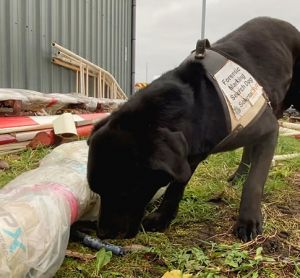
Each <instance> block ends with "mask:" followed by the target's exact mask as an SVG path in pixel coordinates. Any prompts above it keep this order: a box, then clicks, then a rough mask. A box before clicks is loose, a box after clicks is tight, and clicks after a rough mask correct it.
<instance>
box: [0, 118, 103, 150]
mask: <svg viewBox="0 0 300 278" xmlns="http://www.w3.org/2000/svg"><path fill="white" fill-rule="evenodd" d="M64 115H65V114H64ZM107 115H109V113H91V114H81V115H71V117H72V119H73V122H71V123H69V125H72V124H74V126H75V130H76V133H75V135H77V136H78V137H87V136H88V135H89V134H90V132H91V130H92V128H93V124H94V123H95V122H97V121H99V120H101V119H103V118H105V117H106V116H107ZM59 117H61V116H60V115H53V116H28V117H0V155H1V154H2V155H4V154H8V153H14V152H18V151H20V150H23V149H25V148H26V147H33V148H35V147H37V146H38V145H53V144H55V143H56V142H58V141H59V140H58V141H57V139H58V138H57V136H56V135H57V133H55V132H54V130H53V122H54V121H55V120H57V119H58V118H59ZM59 135H60V136H62V133H61V132H60V134H59ZM77 136H76V138H77Z"/></svg>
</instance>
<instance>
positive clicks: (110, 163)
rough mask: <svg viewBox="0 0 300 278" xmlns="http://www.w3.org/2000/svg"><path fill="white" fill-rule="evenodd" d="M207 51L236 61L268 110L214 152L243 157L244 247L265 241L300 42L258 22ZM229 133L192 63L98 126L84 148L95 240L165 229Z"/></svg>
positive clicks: (267, 21) (297, 98)
mask: <svg viewBox="0 0 300 278" xmlns="http://www.w3.org/2000/svg"><path fill="white" fill-rule="evenodd" d="M210 49H212V50H215V51H217V52H219V53H222V54H223V55H224V56H226V57H229V58H232V59H234V60H235V61H238V63H239V65H240V66H242V67H243V68H244V69H246V70H247V71H248V72H250V73H251V75H252V76H253V77H254V78H255V79H256V80H257V82H258V83H259V84H260V85H261V86H262V87H263V88H264V90H265V92H266V93H267V95H268V98H269V101H270V103H271V105H266V107H265V108H264V109H263V111H262V112H261V113H260V115H259V116H257V117H256V118H255V119H254V120H253V121H252V122H251V123H250V124H249V125H248V126H247V127H246V128H244V129H243V130H242V131H240V132H239V133H238V134H237V135H236V136H235V137H234V138H232V140H230V144H227V145H226V146H225V147H222V148H221V149H220V148H219V149H218V151H229V150H233V149H236V148H239V147H243V148H244V149H243V156H242V160H241V163H240V165H239V167H238V169H237V171H236V172H235V174H234V175H233V176H232V177H231V180H235V179H236V178H237V177H239V176H241V175H245V174H246V175H247V176H246V180H245V183H244V186H243V191H242V197H241V203H240V211H239V217H238V220H237V223H236V225H235V232H236V235H237V236H238V237H239V238H241V239H242V240H244V241H247V240H250V239H252V238H254V237H256V236H257V235H258V234H261V233H262V214H261V200H262V195H263V188H264V184H265V182H266V179H267V176H268V171H269V167H270V163H271V160H272V157H273V154H274V149H275V146H276V143H277V137H278V122H277V119H278V118H279V117H281V116H282V114H283V111H284V110H285V109H286V108H288V107H289V106H290V105H292V104H293V105H294V107H295V108H296V109H297V110H300V33H299V31H298V30H297V29H296V28H294V27H293V26H292V25H290V24H289V23H287V22H284V21H281V20H277V19H272V18H266V17H261V18H255V19H253V20H251V21H249V22H247V23H245V24H244V25H242V26H241V27H240V28H238V29H237V30H235V31H233V32H232V33H230V34H229V35H227V36H225V37H224V38H222V39H221V40H219V41H217V42H216V43H214V44H212V46H211V47H210ZM162 59H163V58H162ZM226 124H227V123H226V120H225V115H224V109H223V107H222V104H221V100H220V97H219V96H218V94H217V93H216V89H215V86H214V85H213V84H212V82H211V80H210V79H209V78H208V76H207V74H206V72H205V69H204V67H203V66H202V64H201V63H199V62H198V61H195V60H193V59H189V60H187V61H185V62H184V63H182V64H181V65H179V66H178V67H176V68H175V69H173V70H171V71H169V72H167V73H165V74H164V75H162V76H161V77H160V78H158V79H157V80H155V81H153V82H152V83H151V84H150V85H149V86H148V87H146V88H145V89H142V90H140V91H139V92H138V93H136V94H135V95H134V96H132V97H131V98H130V99H129V100H128V102H126V103H125V104H124V105H123V106H122V107H121V108H120V109H119V110H118V111H116V112H114V113H112V114H111V115H110V116H109V117H107V118H106V119H104V120H102V121H101V122H99V123H98V124H96V125H95V127H94V130H93V132H92V135H91V136H90V138H89V140H88V143H89V146H90V147H89V156H88V182H89V185H90V188H91V189H92V190H93V191H94V192H96V193H99V194H100V195H101V213H100V217H99V221H98V227H97V234H98V236H99V237H100V238H116V237H118V238H126V237H133V236H135V235H136V234H137V232H138V230H139V227H140V224H141V223H142V224H143V227H144V228H145V229H146V230H151V231H162V230H164V229H166V228H167V227H168V226H169V224H170V222H171V221H172V219H174V218H175V216H176V214H177V211H178V204H179V202H180V200H181V198H182V195H183V192H184V188H185V186H186V184H187V183H188V181H189V179H190V178H191V176H192V174H193V172H194V170H195V169H196V167H197V165H198V164H199V163H200V162H201V161H203V160H204V159H205V158H207V157H208V156H209V155H210V154H212V153H214V152H215V147H216V146H217V145H219V143H220V142H221V141H222V140H223V139H224V138H225V137H227V136H228V129H227V127H226ZM167 184H169V186H168V188H167V190H166V192H165V194H164V197H163V199H162V202H161V204H160V206H159V207H158V209H157V210H156V211H155V212H153V213H151V214H149V215H146V216H144V213H145V208H146V206H147V204H148V203H149V201H150V200H151V198H152V197H153V195H154V194H155V193H156V192H157V191H158V189H159V188H161V187H162V186H165V185H167Z"/></svg>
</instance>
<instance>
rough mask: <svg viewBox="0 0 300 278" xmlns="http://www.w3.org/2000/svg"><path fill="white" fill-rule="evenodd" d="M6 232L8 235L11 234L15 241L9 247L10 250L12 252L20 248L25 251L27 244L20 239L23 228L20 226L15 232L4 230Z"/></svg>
mask: <svg viewBox="0 0 300 278" xmlns="http://www.w3.org/2000/svg"><path fill="white" fill-rule="evenodd" d="M3 231H4V233H6V234H7V235H9V236H10V237H12V238H13V242H12V244H11V245H10V247H9V251H10V252H11V253H12V252H15V251H16V249H18V248H20V249H22V250H23V251H25V246H24V244H23V243H22V242H21V241H20V240H19V236H20V235H21V233H22V230H21V228H18V229H17V230H16V231H15V232H14V233H13V232H11V231H7V230H4V229H3Z"/></svg>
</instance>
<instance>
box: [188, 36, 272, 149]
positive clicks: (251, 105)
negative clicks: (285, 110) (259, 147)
mask: <svg viewBox="0 0 300 278" xmlns="http://www.w3.org/2000/svg"><path fill="white" fill-rule="evenodd" d="M187 60H193V61H196V62H199V63H201V64H202V66H203V67H204V69H205V72H206V76H207V77H208V79H209V80H210V81H211V82H212V84H213V85H214V87H215V89H216V91H217V93H218V96H219V99H220V101H221V103H222V106H223V110H224V114H225V120H226V125H227V130H228V133H229V135H228V136H226V137H225V138H224V139H223V140H222V141H221V142H220V143H219V144H218V145H217V146H216V148H215V149H214V150H213V152H215V151H217V150H219V149H221V148H223V147H224V146H226V145H227V143H229V142H230V141H231V139H233V138H234V137H235V136H236V135H237V134H238V133H239V132H240V131H241V130H243V129H244V128H245V127H247V126H248V125H249V124H250V123H251V122H252V121H253V120H254V119H255V118H258V116H259V115H260V114H261V113H262V112H263V111H264V109H265V108H266V106H267V104H269V105H270V101H269V98H268V96H267V95H266V93H265V91H264V89H263V87H262V86H260V85H259V84H258V82H257V81H256V80H255V78H254V77H253V76H252V75H251V74H250V73H249V72H248V71H247V70H246V69H244V68H243V67H241V66H240V65H239V64H237V63H235V62H234V61H232V60H231V59H228V58H227V57H226V56H224V55H223V54H220V53H219V52H217V50H212V49H210V44H209V41H208V40H207V39H204V40H199V41H198V42H197V46H196V50H194V51H193V52H192V53H191V54H190V56H189V57H188V58H187Z"/></svg>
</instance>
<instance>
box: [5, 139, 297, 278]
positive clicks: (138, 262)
mask: <svg viewBox="0 0 300 278" xmlns="http://www.w3.org/2000/svg"><path fill="white" fill-rule="evenodd" d="M48 152H49V150H47V149H40V150H37V151H26V152H24V153H22V154H21V155H20V156H19V157H16V156H7V157H5V159H6V160H8V161H9V163H10V165H11V168H10V170H8V171H5V172H0V186H3V185H4V184H5V183H7V182H8V181H9V180H11V179H12V178H14V177H15V176H16V175H18V174H20V173H21V172H23V171H26V170H28V169H31V168H33V167H36V166H37V165H38V161H39V160H40V159H41V158H42V157H43V156H44V155H45V154H46V153H48ZM293 152H300V141H297V140H295V139H293V138H280V140H279V144H278V147H277V150H276V153H277V154H286V153H293ZM240 156H241V150H236V151H233V152H230V153H223V154H216V155H213V156H211V157H210V158H209V159H208V160H207V161H205V162H203V163H202V164H201V165H199V167H198V169H197V170H196V172H195V174H194V176H193V178H192V179H191V181H190V183H189V185H188V187H187V189H186V192H185V195H184V198H183V200H182V202H181V204H180V210H179V213H178V217H177V218H176V219H175V220H174V221H173V223H172V225H171V227H170V228H169V229H168V230H167V231H166V232H165V233H144V232H140V233H139V234H138V235H137V237H136V238H134V239H130V240H112V241H111V242H112V243H115V244H118V245H122V246H126V245H132V244H139V245H143V246H145V247H146V250H144V251H137V252H133V253H129V254H127V255H125V256H123V257H117V256H112V258H111V259H109V260H108V261H109V262H108V263H107V264H106V265H104V266H102V265H101V268H99V257H98V259H92V260H89V261H87V262H82V261H79V260H78V259H73V258H66V259H65V260H64V263H63V265H62V266H61V268H60V269H59V271H58V272H57V274H56V276H55V277H56V278H62V277H66V278H68V277H72V278H73V277H104V278H106V277H107V278H108V277H126V278H127V277H142V278H155V277H161V276H162V275H163V274H164V273H165V272H166V271H168V270H172V269H180V270H182V271H183V272H185V273H190V274H193V277H214V278H216V277H244V278H246V277H270V278H272V277H273V278H275V277H300V268H299V263H300V258H299V256H300V255H299V252H300V249H299V250H297V248H300V246H299V242H300V221H299V219H300V188H299V187H300V180H299V181H298V183H297V181H295V178H294V177H295V173H296V172H297V171H298V172H299V171H300V170H299V169H300V158H295V159H293V160H290V161H283V162H280V164H278V165H277V166H275V167H273V168H272V169H271V171H270V174H269V179H268V181H267V184H266V186H265V197H264V203H263V214H264V218H265V222H264V237H260V238H258V239H257V241H256V242H250V244H242V243H241V242H239V241H238V239H236V238H235V237H234V236H233V235H232V227H233V225H234V222H235V218H236V216H237V212H238V207H239V200H240V194H241V189H242V181H241V182H239V183H238V185H237V186H234V187H233V186H230V185H228V183H227V181H226V179H227V178H228V177H229V175H230V174H232V173H233V172H234V170H235V168H236V167H237V165H238V163H239V160H240ZM299 179H300V177H299ZM289 211H290V212H291V213H289ZM282 235H285V236H282ZM68 249H69V250H73V251H77V252H80V253H82V254H87V253H89V254H95V253H96V252H95V251H93V250H90V249H88V248H86V247H84V246H82V245H80V244H78V243H73V242H72V243H70V244H69V247H68ZM102 255H103V254H102ZM97 266H98V267H97Z"/></svg>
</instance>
